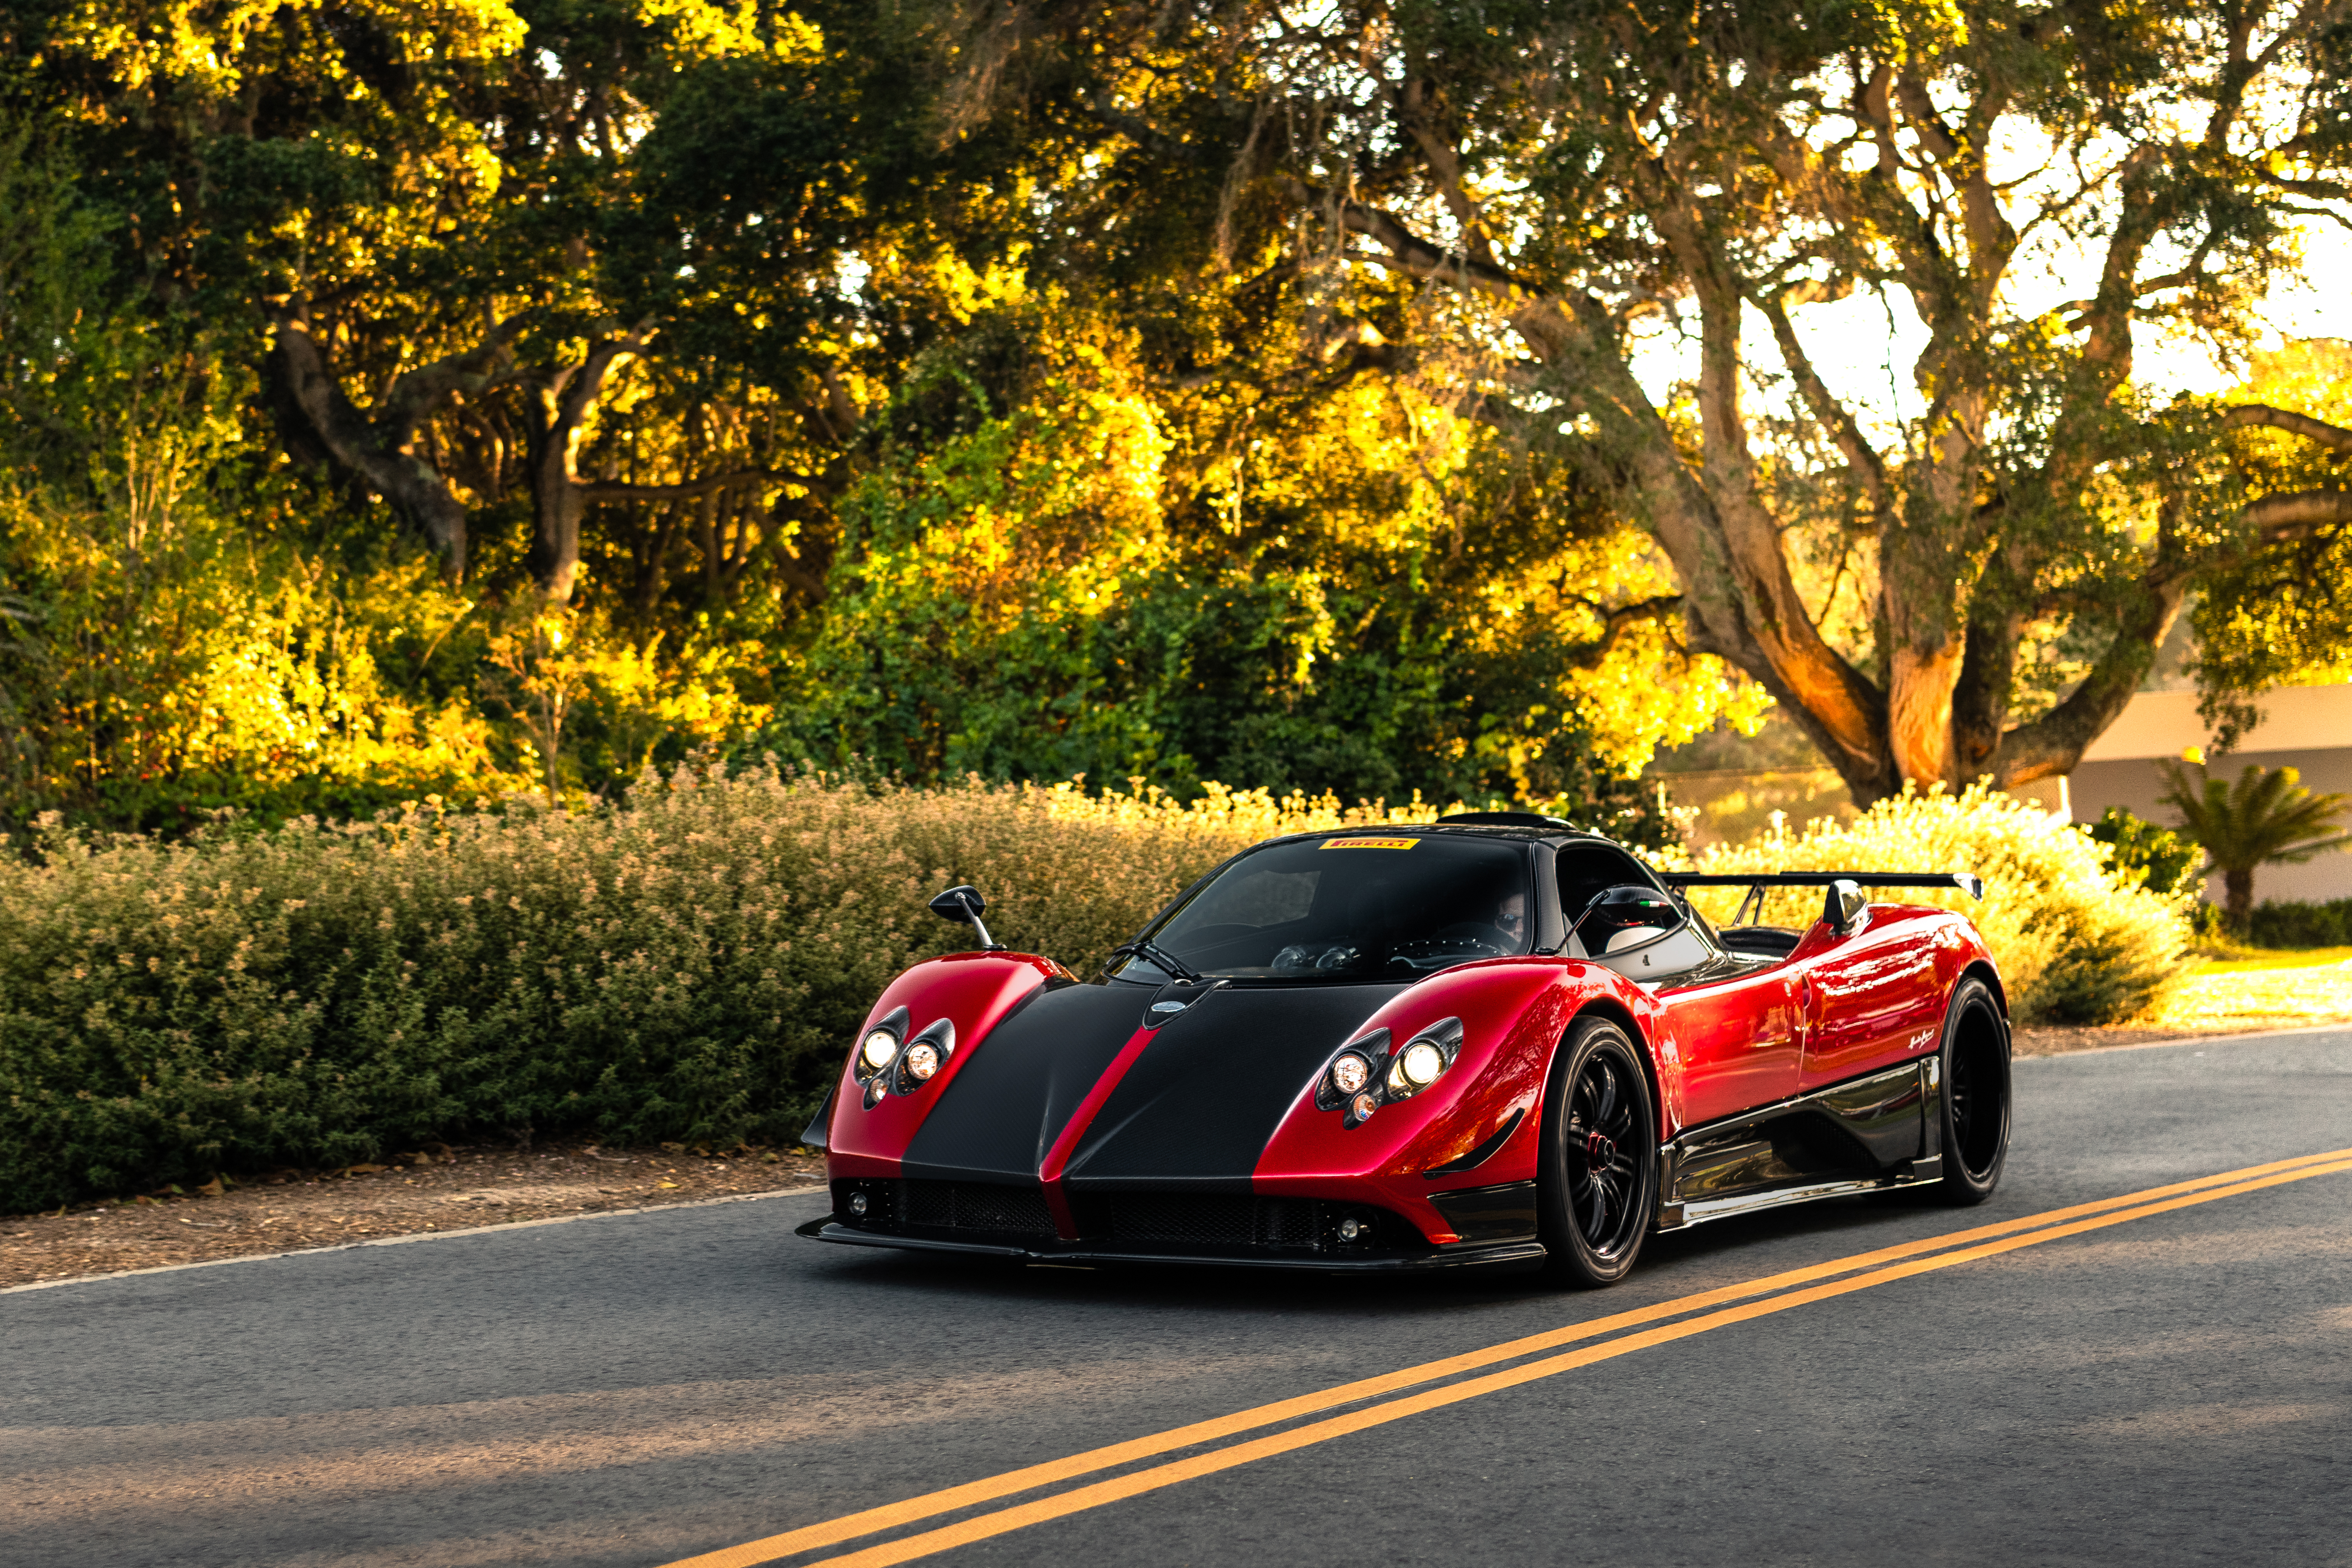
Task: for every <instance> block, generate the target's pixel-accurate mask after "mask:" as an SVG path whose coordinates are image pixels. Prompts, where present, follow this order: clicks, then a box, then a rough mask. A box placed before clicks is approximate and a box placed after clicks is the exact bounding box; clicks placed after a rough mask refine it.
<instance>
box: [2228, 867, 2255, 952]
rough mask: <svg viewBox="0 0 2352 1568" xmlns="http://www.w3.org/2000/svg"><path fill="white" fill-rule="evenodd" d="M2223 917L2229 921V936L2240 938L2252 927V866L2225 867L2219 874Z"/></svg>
mask: <svg viewBox="0 0 2352 1568" xmlns="http://www.w3.org/2000/svg"><path fill="white" fill-rule="evenodd" d="M2221 891H2222V896H2223V899H2224V900H2225V902H2224V903H2223V904H2222V906H2221V909H2222V914H2223V917H2224V918H2225V919H2226V920H2227V921H2229V926H2230V934H2231V935H2232V936H2238V937H2242V936H2244V935H2245V934H2246V933H2247V932H2249V931H2252V930H2253V927H2254V868H2252V866H2231V867H2225V868H2223V869H2222V872H2221Z"/></svg>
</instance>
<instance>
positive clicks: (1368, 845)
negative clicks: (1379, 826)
mask: <svg viewBox="0 0 2352 1568" xmlns="http://www.w3.org/2000/svg"><path fill="white" fill-rule="evenodd" d="M1420 842H1421V840H1420V839H1418V838H1327V839H1325V840H1324V841H1323V847H1324V848H1326V849H1410V848H1412V847H1413V846H1414V845H1416V844H1418V843H1420Z"/></svg>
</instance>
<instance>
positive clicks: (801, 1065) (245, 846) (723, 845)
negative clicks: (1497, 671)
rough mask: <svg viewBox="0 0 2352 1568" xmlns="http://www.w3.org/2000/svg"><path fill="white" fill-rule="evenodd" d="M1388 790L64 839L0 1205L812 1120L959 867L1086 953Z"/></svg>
mask: <svg viewBox="0 0 2352 1568" xmlns="http://www.w3.org/2000/svg"><path fill="white" fill-rule="evenodd" d="M1367 815H1368V813H1366V812H1363V811H1358V812H1354V813H1347V814H1342V813H1339V811H1338V810H1337V803H1336V802H1332V801H1328V800H1327V801H1324V802H1320V803H1307V802H1303V801H1297V800H1293V801H1290V802H1287V803H1276V802H1273V801H1270V800H1267V799H1266V798H1265V796H1264V795H1231V794H1227V793H1225V792H1222V791H1212V793H1211V794H1210V795H1208V796H1207V797H1206V798H1205V799H1203V800H1202V801H1199V802H1196V803H1194V804H1193V805H1191V806H1184V807H1180V806H1177V805H1172V804H1171V803H1169V802H1167V801H1165V800H1163V799H1159V798H1146V799H1137V798H1134V797H1129V796H1119V795H1110V796H1106V797H1099V798H1091V799H1090V798H1088V797H1087V796H1086V795H1082V794H1080V793H1078V792H1076V791H1075V790H1071V789H1067V788H1063V789H1042V788H1038V787H1035V786H1034V785H1029V786H989V785H983V784H978V783H971V784H963V785H960V786H956V787H951V788H946V789H937V790H910V789H898V788H891V787H872V786H868V785H866V784H858V783H855V782H848V781H843V780H839V779H834V778H827V777H824V776H821V775H815V774H809V773H794V772H790V771H782V770H779V769H777V768H776V767H774V766H773V765H772V763H771V764H767V765H762V766H759V767H754V768H750V769H745V770H742V771H740V772H737V773H734V774H732V775H728V774H724V773H719V772H718V771H715V770H698V769H697V768H693V767H687V768H681V769H679V770H678V771H677V772H676V773H672V774H670V775H668V776H667V777H666V778H663V777H656V776H654V775H651V774H648V775H647V776H646V778H644V779H642V780H640V782H639V784H638V786H637V788H636V789H635V791H633V792H632V794H631V795H630V797H629V801H628V804H627V805H626V807H625V808H623V809H615V810H606V811H598V812H594V813H588V814H582V815H570V814H565V813H560V812H550V811H546V810H542V809H538V808H534V807H532V806H530V805H526V804H521V803H517V804H515V805H511V806H510V807H509V809H508V810H507V811H505V812H503V813H491V812H452V813H445V812H442V811H440V810H438V809H434V808H429V807H427V808H416V809H412V810H409V811H406V812H404V813H401V814H398V815H388V816H384V817H383V818H381V819H379V820H377V821H375V822H373V823H367V824H348V825H341V826H320V825H318V824H316V823H312V822H309V821H303V822H298V823H296V824H295V825H293V826H289V827H285V828H281V829H278V830H274V831H268V832H238V831H234V830H230V831H216V832H215V833H213V834H211V835H209V836H206V837H200V838H198V839H196V840H194V841H190V842H182V843H177V844H171V843H163V842H159V841H156V840H153V839H144V838H134V837H115V838H112V839H109V840H105V841H99V840H94V839H91V838H89V837H80V836H76V835H72V834H67V833H61V832H58V831H56V830H55V829H52V830H51V831H50V834H49V836H48V837H47V841H46V845H45V855H44V858H43V859H42V860H41V861H40V862H39V863H37V864H35V863H28V862H26V861H23V860H17V859H14V858H8V859H5V860H0V910H5V911H6V913H7V920H8V928H7V930H8V935H7V940H6V942H5V943H0V1211H11V1210H17V1211H21V1210H25V1209H30V1208H36V1207H46V1206H48V1205H55V1204H58V1203H61V1202H64V1201H66V1200H68V1199H70V1198H74V1197H77V1196H80V1195H83V1194H90V1193H107V1192H122V1191H130V1190H143V1189H147V1188H152V1187H154V1186H156V1185H159V1184H163V1183H165V1182H172V1181H180V1180H184V1179H186V1178H188V1177H191V1176H195V1177H201V1176H203V1175H205V1174H206V1173H212V1172H215V1171H222V1170H227V1171H237V1170H249V1169H253V1168H256V1167H267V1166H271V1165H278V1164H286V1163H295V1164H304V1165H335V1164H344V1163H352V1162H356V1161H361V1160H366V1159H370V1158H373V1157H377V1156H381V1155H383V1154H385V1153H387V1152H396V1151H398V1150H399V1149H402V1148H404V1147H414V1146H415V1143H416V1142H418V1141H421V1140H423V1139H425V1138H427V1137H432V1136H442V1137H451V1136H457V1135H459V1134H461V1133H468V1132H472V1133H479V1132H485V1131H487V1132H492V1133H496V1132H499V1131H516V1132H520V1131H522V1130H524V1129H534V1130H537V1131H540V1132H545V1133H553V1132H562V1131H594V1132H595V1133H597V1134H599V1135H601V1136H604V1137H607V1138H612V1139H616V1140H619V1139H627V1140H635V1141H647V1140H656V1139H668V1140H682V1141H696V1140H700V1141H709V1142H734V1141H736V1140H739V1139H740V1140H750V1141H753V1142H779V1141H782V1140H786V1139H789V1138H792V1137H793V1136H795V1135H797V1134H798V1132H799V1131H800V1130H801V1128H802V1126H803V1124H804V1123H805V1121H806V1120H807V1118H808V1116H809V1115H810V1113H811V1112H812V1111H813V1110H814V1108H815V1106H816V1104H817V1103H818V1101H819V1099H820V1097H821V1096H822V1095H823V1093H824V1089H825V1087H826V1085H827V1083H828V1081H829V1080H830V1079H831V1078H832V1075H833V1072H834V1070H835V1067H836V1066H837V1064H838V1063H839V1061H840V1060H841V1058H842V1053H843V1052H844V1050H845V1048H846V1047H845V1042H846V1040H847V1039H848V1038H849V1037H850V1036H851V1035H852V1034H853V1033H854V1031H855V1030H856V1026H857V1025H858V1023H859V1021H860V1020H861V1019H862V1017H863V1016H864V1013H865V1009H866V1007H867V1006H868V1005H870V1004H871V1003H872V1001H873V998H874V997H875V995H876V994H877V993H878V992H879V991H880V990H881V988H882V986H883V985H884V984H887V981H888V980H889V978H890V976H891V975H892V974H894V973H897V972H898V970H900V969H902V968H904V967H905V966H906V965H907V964H908V963H912V962H914V961H916V960H919V959H921V958H924V957H928V956H930V955H932V954H935V953H939V952H946V951H950V950H952V949H954V948H957V947H960V946H965V945H968V944H969V942H970V940H971V938H970V933H969V931H966V930H965V929H964V928H962V927H960V926H954V925H950V924H949V923H948V922H946V921H941V920H940V919H939V918H938V917H937V916H935V915H932V914H930V913H929V911H927V910H924V909H923V908H922V903H923V901H924V900H927V899H928V898H929V896H930V895H931V894H932V893H934V892H936V891H938V890H939V889H942V888H945V887H947V886H950V884H952V883H954V882H956V881H961V880H969V881H971V882H974V883H977V884H978V885H979V886H980V887H981V888H982V889H983V890H984V891H985V892H986V894H987V895H988V898H989V900H990V902H989V910H988V919H989V921H990V925H991V927H992V931H993V933H994V934H995V935H996V936H997V937H998V938H999V940H1001V941H1004V942H1010V943H1012V944H1013V945H1014V946H1016V947H1020V948H1025V949H1028V950H1030V951H1033V952H1045V953H1048V954H1051V955H1053V956H1055V957H1057V958H1060V959H1061V960H1063V961H1064V962H1065V963H1068V964H1069V965H1070V966H1071V967H1072V968H1073V969H1075V970H1076V971H1077V972H1079V973H1091V971H1092V969H1093V968H1094V966H1096V965H1097V964H1098V963H1100V961H1101V959H1102V958H1103V956H1104V954H1105V953H1106V952H1107V950H1108V948H1109V947H1110V946H1111V945H1112V944H1114V943H1115V942H1119V941H1122V940H1124V939H1125V938H1126V937H1128V936H1129V935H1131V934H1132V933H1133V932H1134V931H1136V929H1137V928H1138V927H1139V926H1140V925H1141V924H1142V923H1143V921H1145V919H1147V918H1148V917H1149V916H1150V914H1151V913H1152V912H1153V911H1154V910H1156V909H1157V908H1158V907H1159V906H1160V904H1162V903H1163V902H1164V901H1165V900H1167V899H1169V898H1170V897H1171V896H1172V895H1173V894H1174V893H1176V892H1177V891H1179V890H1180V889H1182V887H1183V886H1184V885H1185V884H1186V883H1187V882H1188V881H1190V880H1191V879H1193V878H1194V877H1196V876H1198V875H1199V874H1200V873H1201V872H1202V871H1203V870H1205V869H1207V868H1209V867H1210V866H1212V865H1213V864H1215V863H1216V862H1217V861H1218V860H1220V859H1222V858H1224V857H1225V856H1226V855H1228V854H1230V853H1232V852H1233V851H1234V850H1235V849H1237V848H1240V847H1243V846H1244V845H1246V844H1249V843H1253V842H1255V841H1256V840H1257V839H1259V838H1262V837H1266V836H1267V835H1269V834H1272V833H1275V832H1280V831H1286V830H1291V829H1295V828H1298V827H1303V826H1317V825H1325V824H1336V823H1338V822H1339V821H1340V820H1342V819H1343V818H1345V819H1362V818H1364V817H1366V816H1367ZM1370 815H1372V816H1379V815H1380V814H1378V813H1377V812H1374V813H1371V814H1370ZM1387 815H1388V816H1389V817H1391V818H1395V817H1415V816H1417V817H1426V816H1431V815H1433V813H1431V812H1428V811H1426V810H1422V809H1419V808H1415V809H1414V810H1412V811H1408V812H1402V813H1393V814H1387Z"/></svg>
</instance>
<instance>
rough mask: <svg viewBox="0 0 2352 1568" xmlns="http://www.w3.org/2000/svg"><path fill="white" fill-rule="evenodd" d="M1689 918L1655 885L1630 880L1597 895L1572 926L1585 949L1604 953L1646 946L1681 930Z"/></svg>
mask: <svg viewBox="0 0 2352 1568" xmlns="http://www.w3.org/2000/svg"><path fill="white" fill-rule="evenodd" d="M1689 920H1690V916H1689V914H1688V913H1687V912H1686V911H1685V910H1684V909H1683V908H1682V907H1681V906H1680V905H1679V904H1677V903H1676V902H1675V900H1673V899H1670V898H1668V897H1667V896H1666V895H1665V894H1664V893H1662V892H1660V891H1658V890H1657V889H1655V888H1643V887H1637V886H1634V885H1633V884H1631V883H1628V884H1626V885H1624V886H1622V887H1615V888H1610V889H1606V890H1605V891H1603V892H1601V893H1600V894H1598V895H1596V896H1595V897H1594V899H1593V900H1592V901H1591V903H1589V904H1587V905H1585V906H1584V912H1583V913H1582V914H1580V915H1579V916H1577V917H1576V923H1575V925H1573V926H1571V927H1570V928H1569V930H1570V935H1573V936H1579V937H1580V938H1581V939H1582V941H1583V942H1584V951H1585V952H1591V953H1596V954H1604V955H1605V954H1608V953H1612V952H1631V951H1632V950H1633V949H1634V948H1637V947H1647V946H1648V945H1649V944H1650V943H1652V942H1656V941H1658V940H1659V939H1660V938H1661V937H1664V936H1667V935H1670V934H1672V933H1673V932H1675V931H1680V930H1681V929H1682V928H1683V926H1684V925H1685V924H1686V923H1687V922H1688V921H1689Z"/></svg>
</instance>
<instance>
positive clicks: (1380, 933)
mask: <svg viewBox="0 0 2352 1568" xmlns="http://www.w3.org/2000/svg"><path fill="white" fill-rule="evenodd" d="M1532 895H1533V889H1532V888H1531V887H1530V886H1529V882H1528V853H1527V851H1526V850H1525V849H1524V848H1523V847H1520V846H1518V845H1517V844H1512V843H1508V842H1503V841H1498V840H1496V839H1491V838H1488V839H1479V838H1471V837H1447V836H1442V835H1435V834H1433V835H1428V836H1425V837H1424V836H1413V837H1404V836H1397V837H1377V836H1373V835H1359V836H1355V837H1342V838H1325V839H1319V840H1316V841H1314V842H1310V843H1304V844H1301V843H1290V844H1270V845H1267V846H1266V847H1265V848H1263V849H1257V850H1253V851H1251V852H1250V853H1249V854H1247V855H1244V856H1243V857H1242V858H1240V859H1238V860H1236V861H1234V863H1233V864H1232V865H1230V866H1228V867H1226V868H1225V869H1224V870H1223V871H1222V872H1220V873H1219V874H1218V875H1217V877H1216V878H1215V879H1213V880H1212V881H1211V882H1209V883H1208V884H1207V885H1206V886H1205V887H1203V888H1202V889H1200V890H1199V891H1197V892H1195V893H1194V894H1193V895H1192V897H1191V898H1190V899H1188V900H1186V901H1185V902H1184V903H1183V904H1181V906H1179V907H1178V908H1177V910H1175V911H1174V912H1173V913H1171V915H1169V916H1168V918H1167V919H1166V920H1165V921H1162V922H1161V923H1160V925H1159V926H1158V927H1157V928H1156V929H1154V930H1152V931H1148V932H1147V933H1146V935H1147V936H1148V938H1149V939H1150V942H1151V943H1152V944H1153V945H1154V946H1156V947H1158V948H1160V950H1161V951H1163V952H1166V953H1167V954H1168V955H1169V956H1170V957H1171V958H1173V959H1175V960H1176V961H1177V963H1181V964H1182V965H1184V966H1185V967H1186V968H1188V969H1192V970H1194V971H1197V972H1198V973H1202V974H1206V975H1215V976H1220V977H1227V978H1232V979H1236V980H1306V981H1332V980H1397V979H1411V978H1412V977H1414V976H1417V975H1423V974H1431V973H1435V972H1436V971H1438V970H1441V969H1444V968H1447V967H1449V966H1451V965H1453V964H1456V963H1468V962H1470V961H1471V960H1473V959H1479V958H1502V957H1507V956H1509V955H1511V954H1514V953H1523V952H1528V946H1529V942H1530V939H1531V935H1532V931H1533V921H1531V920H1530V918H1529V912H1530V910H1531V907H1532ZM1118 974H1119V975H1120V977H1121V978H1123V979H1129V980H1149V981H1154V982H1157V981H1161V980H1165V979H1167V978H1169V975H1168V972H1167V969H1166V966H1164V965H1162V964H1159V963H1154V962H1152V960H1151V959H1150V957H1148V956H1144V955H1141V954H1131V955H1129V957H1128V958H1126V959H1125V960H1123V961H1122V964H1121V967H1120V968H1119V969H1118Z"/></svg>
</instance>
